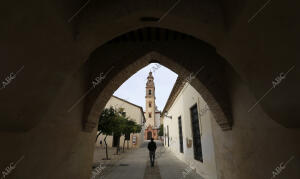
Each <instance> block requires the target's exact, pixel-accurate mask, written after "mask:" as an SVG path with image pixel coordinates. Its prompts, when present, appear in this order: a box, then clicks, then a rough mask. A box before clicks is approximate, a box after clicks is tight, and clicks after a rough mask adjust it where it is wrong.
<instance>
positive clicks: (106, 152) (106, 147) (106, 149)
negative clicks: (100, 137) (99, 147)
mask: <svg viewBox="0 0 300 179" xmlns="http://www.w3.org/2000/svg"><path fill="white" fill-rule="evenodd" d="M106 137H107V135H106V136H105V138H104V143H105V152H106V160H108V153H107V143H106Z"/></svg>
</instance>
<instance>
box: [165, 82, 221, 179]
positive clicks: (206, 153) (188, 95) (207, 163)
mask: <svg viewBox="0 0 300 179" xmlns="http://www.w3.org/2000/svg"><path fill="white" fill-rule="evenodd" d="M196 103H197V105H198V116H199V117H198V118H199V127H200V130H201V133H202V136H201V144H202V154H203V163H202V162H200V161H197V160H194V152H193V143H192V145H191V147H190V148H188V147H187V140H188V139H189V140H193V137H192V128H191V116H190V115H191V114H190V108H191V107H192V106H193V105H195V104H196ZM205 109H208V108H207V107H206V103H205V102H204V100H203V99H202V97H201V96H200V94H199V93H198V92H197V91H196V90H195V89H194V88H193V87H192V86H190V85H189V84H188V83H187V84H186V85H185V87H184V88H183V89H182V91H181V92H180V94H179V95H178V96H177V98H176V100H175V101H174V103H173V105H172V106H171V108H170V109H169V111H168V116H172V119H170V118H167V117H164V127H165V129H166V128H167V126H169V137H170V147H169V148H170V150H171V151H172V152H173V153H175V155H176V156H177V157H178V158H179V159H180V160H182V161H184V162H186V163H189V162H192V163H193V167H195V168H196V171H197V173H199V174H200V175H201V176H203V177H204V178H207V179H217V171H216V162H215V149H214V141H213V135H212V120H214V119H213V116H212V114H211V112H210V111H209V110H205ZM200 111H203V112H201V114H200ZM179 116H181V121H182V133H183V153H180V148H179V146H180V145H179V128H178V117H179ZM164 132H167V131H164ZM167 144H168V143H167ZM166 147H167V145H166Z"/></svg>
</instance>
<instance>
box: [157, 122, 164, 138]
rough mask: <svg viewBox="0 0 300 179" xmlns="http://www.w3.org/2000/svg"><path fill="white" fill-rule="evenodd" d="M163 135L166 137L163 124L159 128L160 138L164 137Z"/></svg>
mask: <svg viewBox="0 0 300 179" xmlns="http://www.w3.org/2000/svg"><path fill="white" fill-rule="evenodd" d="M163 135H164V126H163V125H162V124H161V125H160V126H159V131H158V136H163Z"/></svg>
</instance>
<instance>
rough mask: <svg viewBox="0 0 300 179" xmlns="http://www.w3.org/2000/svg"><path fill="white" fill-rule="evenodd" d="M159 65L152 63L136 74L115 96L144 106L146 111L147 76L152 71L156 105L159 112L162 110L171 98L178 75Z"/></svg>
mask: <svg viewBox="0 0 300 179" xmlns="http://www.w3.org/2000/svg"><path fill="white" fill-rule="evenodd" d="M157 65H158V64H157V63H151V64H149V65H148V66H146V67H144V68H142V69H141V70H139V71H138V72H136V73H135V74H134V75H132V76H131V77H130V78H129V79H128V80H127V81H125V82H124V83H123V84H122V85H121V86H120V87H119V88H118V89H117V91H115V93H114V95H115V96H117V97H119V98H122V99H125V100H127V101H129V102H131V103H134V104H136V105H139V106H142V107H143V109H144V110H145V95H146V91H145V90H146V88H145V87H146V82H147V76H148V75H149V72H150V70H151V69H152V71H153V73H152V74H153V77H154V84H155V96H156V100H155V103H156V106H157V108H158V110H162V109H163V108H164V106H165V104H166V102H167V100H168V98H169V95H170V93H171V90H172V88H173V86H174V84H175V82H176V79H177V76H178V75H177V74H176V73H174V72H173V71H171V70H169V69H168V68H166V67H164V66H162V65H160V66H158V67H157ZM152 67H157V69H156V70H153V68H152Z"/></svg>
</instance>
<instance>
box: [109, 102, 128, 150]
mask: <svg viewBox="0 0 300 179" xmlns="http://www.w3.org/2000/svg"><path fill="white" fill-rule="evenodd" d="M127 121H128V118H127V117H126V114H125V113H124V112H123V109H122V108H120V109H118V110H116V116H115V119H114V126H113V129H112V130H113V135H114V139H117V151H116V154H117V155H118V152H119V147H120V137H121V136H122V135H123V134H124V131H125V128H126V125H127Z"/></svg>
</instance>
